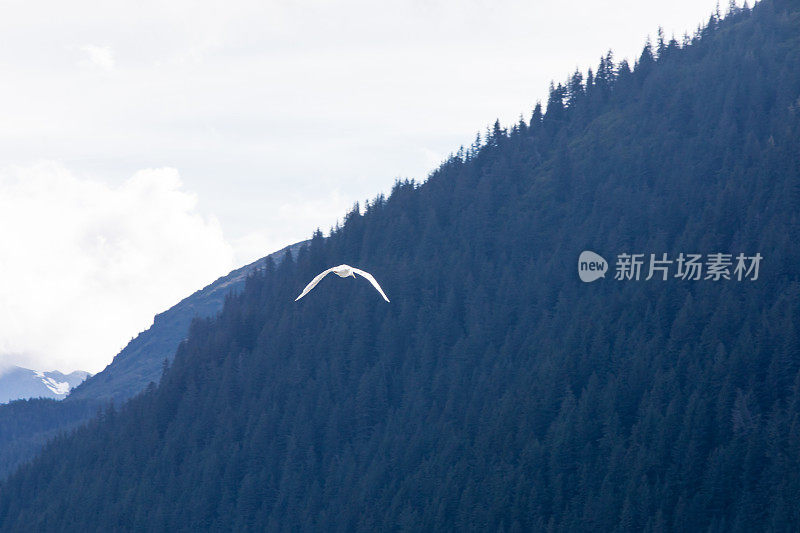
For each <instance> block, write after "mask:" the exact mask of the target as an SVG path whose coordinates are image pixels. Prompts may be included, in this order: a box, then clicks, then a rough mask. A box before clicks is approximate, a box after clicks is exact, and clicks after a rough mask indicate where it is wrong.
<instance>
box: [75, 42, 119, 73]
mask: <svg viewBox="0 0 800 533" xmlns="http://www.w3.org/2000/svg"><path fill="white" fill-rule="evenodd" d="M80 49H81V51H83V52H84V53H85V54H86V57H85V58H84V59H82V60H81V61H79V62H78V65H80V66H82V67H91V68H99V69H101V70H107V71H110V70H114V65H115V62H114V51H113V50H111V48H110V47H108V46H95V45H93V44H86V45H83V46H81V47H80Z"/></svg>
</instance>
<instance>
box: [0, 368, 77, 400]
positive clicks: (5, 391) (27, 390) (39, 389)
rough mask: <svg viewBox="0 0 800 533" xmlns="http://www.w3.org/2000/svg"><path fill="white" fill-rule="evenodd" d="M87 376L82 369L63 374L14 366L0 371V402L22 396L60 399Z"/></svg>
mask: <svg viewBox="0 0 800 533" xmlns="http://www.w3.org/2000/svg"><path fill="white" fill-rule="evenodd" d="M89 376H91V374H89V373H88V372H84V371H82V370H77V371H75V372H70V373H69V374H63V373H61V372H58V371H52V372H40V371H37V370H30V369H28V368H22V367H20V366H14V367H11V368H9V369H6V370H5V371H0V404H1V403H6V402H10V401H13V400H20V399H23V398H54V399H56V400H62V399H64V398H66V397H67V395H68V394H69V392H70V391H71V390H72V389H74V388H75V387H77V386H78V385H80V384H81V383H82V382H83V381H84V380H85V379H86V378H88V377H89Z"/></svg>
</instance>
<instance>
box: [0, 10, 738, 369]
mask: <svg viewBox="0 0 800 533" xmlns="http://www.w3.org/2000/svg"><path fill="white" fill-rule="evenodd" d="M726 3H727V2H726ZM715 4H716V0H671V1H664V0H657V1H650V0H618V1H615V2H597V1H596V0H562V1H549V0H548V1H541V0H539V1H537V0H532V1H527V2H521V1H520V2H512V1H507V0H485V1H483V0H476V1H459V2H457V1H455V0H430V1H420V0H407V1H403V2H397V1H396V2H393V1H375V0H370V1H352V0H339V1H335V2H334V1H309V0H301V1H294V2H290V1H284V0H280V1H277V0H267V1H265V0H261V1H253V2H247V1H234V0H224V1H218V2H188V1H175V0H171V1H169V2H163V1H160V0H159V1H153V2H150V1H144V2H119V1H107V2H95V1H93V2H84V1H80V0H77V1H75V0H73V1H70V2H63V1H59V2H55V1H53V2H36V1H30V0H27V1H21V0H20V1H17V0H6V1H4V2H3V3H2V4H1V5H0V39H1V40H2V46H0V69H2V70H1V71H0V246H2V248H0V302H1V305H2V307H0V323H1V324H3V326H2V328H0V364H4V365H8V364H20V365H23V366H27V367H30V368H35V369H43V370H51V369H60V370H64V371H69V370H74V369H83V370H88V371H90V372H97V371H99V370H101V369H102V368H103V367H104V366H105V365H106V364H108V363H109V362H110V361H111V359H112V358H113V356H114V355H115V354H116V353H117V351H118V350H119V349H120V348H121V347H122V346H124V345H125V344H126V343H127V342H128V341H129V340H130V338H131V337H133V336H135V335H136V334H137V333H138V332H139V331H141V330H143V329H145V328H147V327H148V326H149V325H150V324H151V323H152V318H153V315H154V314H155V313H157V312H160V311H163V310H164V309H166V308H168V307H170V306H171V305H173V304H174V303H176V302H177V301H178V300H180V299H181V298H182V297H184V296H186V295H188V294H190V293H191V292H193V291H194V290H196V289H198V288H200V287H202V286H203V285H205V284H207V283H209V282H210V281H212V280H213V279H215V278H216V277H218V276H220V275H223V274H225V273H227V272H228V271H229V270H231V269H232V268H234V267H236V266H239V265H242V264H244V263H246V262H250V261H253V260H255V259H257V258H259V257H262V256H264V255H266V254H267V253H269V252H272V251H274V250H276V249H278V248H280V247H282V246H284V245H287V244H290V243H293V242H296V241H298V240H301V239H304V238H307V237H308V236H309V235H310V233H311V232H312V231H313V230H314V229H315V228H317V227H320V228H322V229H323V231H325V230H327V229H328V228H330V227H331V226H332V225H333V224H335V222H336V220H337V219H338V218H339V217H341V216H342V215H343V214H344V212H345V210H346V209H347V208H348V207H349V206H351V205H352V204H353V203H354V202H355V201H363V200H364V199H366V198H372V197H373V196H375V195H376V194H377V193H380V192H386V191H388V190H389V188H390V187H391V184H392V182H393V181H394V180H395V179H396V178H398V177H403V178H404V177H409V178H416V179H424V178H425V177H426V175H427V174H428V172H429V171H430V170H432V169H433V168H435V167H436V165H437V164H438V163H439V162H440V161H441V160H442V159H443V158H444V157H446V155H447V154H448V153H450V152H452V151H455V150H457V149H458V147H459V145H461V144H469V143H471V142H472V140H473V139H474V135H475V133H476V132H477V131H479V130H481V131H483V130H484V129H485V127H486V126H487V125H488V124H489V123H491V122H493V121H494V119H495V118H499V119H500V120H501V122H503V123H504V124H508V123H510V122H512V121H516V120H517V118H518V117H519V115H520V113H522V114H523V115H525V116H526V118H527V117H529V115H530V111H531V109H532V108H533V106H534V104H535V103H536V101H537V100H540V99H545V98H546V94H547V88H548V85H549V82H550V80H552V79H555V80H556V81H561V80H563V79H565V78H566V77H567V75H568V74H570V73H571V72H574V70H575V69H576V67H577V68H580V69H581V70H584V71H585V70H586V68H588V67H590V66H591V67H594V66H596V64H597V62H598V60H599V57H600V55H601V54H604V53H605V52H606V51H607V50H609V49H612V50H613V51H614V53H615V56H616V57H617V58H618V59H622V58H626V57H627V58H630V59H634V58H635V57H637V56H638V54H639V53H640V51H641V48H642V46H643V44H644V42H645V40H646V38H647V36H648V35H651V36H653V37H654V36H655V34H656V31H657V28H658V26H659V25H661V26H663V27H664V28H665V31H666V32H667V35H668V36H669V35H670V34H671V33H673V32H674V33H675V34H676V35H678V36H680V35H682V34H683V33H684V32H686V31H688V32H690V33H691V32H693V31H694V29H695V28H696V27H697V25H698V24H699V23H700V22H702V21H704V20H707V18H708V16H709V14H710V13H711V12H712V11H713V9H714V6H715Z"/></svg>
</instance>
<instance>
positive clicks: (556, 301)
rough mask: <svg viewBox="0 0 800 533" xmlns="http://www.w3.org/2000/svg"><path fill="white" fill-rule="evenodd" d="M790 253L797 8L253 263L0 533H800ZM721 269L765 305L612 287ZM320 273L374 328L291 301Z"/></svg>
mask: <svg viewBox="0 0 800 533" xmlns="http://www.w3.org/2000/svg"><path fill="white" fill-rule="evenodd" d="M799 243H800V6H798V4H797V2H794V1H788V0H764V1H763V2H761V3H759V4H757V5H756V6H755V7H753V8H752V9H751V8H735V7H734V8H733V9H732V10H731V12H730V13H729V14H727V15H726V16H725V17H721V16H719V15H714V16H712V17H711V18H710V20H708V22H707V23H706V24H704V25H703V26H702V27H701V28H700V29H699V30H698V32H697V34H696V35H694V36H689V37H685V38H681V39H678V40H676V39H668V38H666V37H663V36H659V38H658V39H657V40H655V41H654V42H653V43H652V44H648V45H647V46H646V47H645V49H644V50H643V52H642V54H641V56H640V57H639V58H638V59H637V60H636V61H635V64H633V65H629V64H627V63H625V62H619V63H618V62H617V61H615V59H614V57H613V55H612V54H610V53H609V54H608V55H605V56H604V57H603V59H602V60H601V62H600V65H599V67H598V68H597V69H596V70H595V71H593V72H588V73H585V74H582V73H575V74H574V75H573V76H571V77H570V78H569V79H568V80H567V81H566V82H563V83H560V84H556V85H554V86H553V87H552V90H551V91H550V97H549V101H548V102H547V103H546V106H537V108H536V109H535V110H534V111H533V114H532V116H531V117H526V118H525V119H524V120H520V122H519V123H518V124H513V125H511V126H510V127H502V126H501V125H500V124H499V123H497V124H495V125H494V127H493V128H490V129H489V131H488V132H487V133H486V134H484V135H482V139H479V140H477V141H476V143H475V145H474V146H471V147H469V148H466V149H462V150H460V151H459V152H458V153H456V154H454V155H453V156H452V157H450V158H449V159H448V160H447V161H445V162H444V163H443V164H442V165H441V167H440V168H438V169H437V170H436V171H434V172H433V173H431V175H430V176H429V178H428V179H427V180H425V181H424V182H422V183H417V182H414V181H400V182H398V183H397V184H396V185H395V187H394V188H393V190H392V191H391V194H390V195H389V196H388V197H383V196H379V197H377V198H375V199H374V200H372V201H370V202H367V203H366V204H365V205H363V206H357V207H355V208H354V209H353V210H352V211H351V212H350V213H349V214H348V215H347V216H346V218H345V220H344V222H343V223H342V224H341V226H339V227H336V228H334V229H333V230H332V232H331V234H330V236H328V237H323V236H322V234H320V233H318V234H316V235H315V236H314V238H313V239H312V241H311V242H310V244H309V245H308V246H307V247H305V248H303V249H302V250H301V251H300V252H299V253H298V254H296V257H293V258H289V259H287V260H285V261H283V262H282V263H281V264H280V265H278V266H275V265H274V264H272V263H271V262H266V263H265V264H264V265H263V268H261V269H259V270H258V271H257V272H256V273H255V274H254V275H252V276H251V277H250V278H249V279H248V281H247V285H246V288H245V290H244V291H243V292H242V293H241V294H240V295H236V296H232V297H229V299H228V300H227V301H226V304H225V307H224V310H223V311H222V313H221V314H220V315H219V316H218V317H216V318H214V319H205V320H197V321H195V322H194V324H193V326H192V328H191V331H190V335H189V337H188V339H187V340H186V341H185V342H183V343H182V344H181V346H180V347H179V349H178V352H177V354H176V356H175V359H174V361H173V363H172V365H171V366H170V367H169V368H168V369H166V370H165V374H164V376H163V378H162V380H161V383H160V385H159V386H158V387H151V388H150V389H148V390H147V391H146V392H145V393H143V394H141V395H140V396H138V397H136V398H134V399H133V400H132V401H130V402H128V403H126V404H125V405H123V406H121V407H120V408H119V409H117V410H114V409H107V410H106V411H105V412H103V413H102V415H101V416H99V417H98V418H97V419H95V420H94V421H93V422H91V423H90V424H89V425H88V426H86V427H83V428H81V429H79V430H77V431H76V432H75V433H73V434H71V435H66V436H61V437H58V438H56V439H55V440H54V441H53V442H51V443H50V444H49V445H48V446H47V447H46V448H45V450H44V451H43V453H42V454H41V455H40V456H39V457H38V458H37V459H36V460H35V461H33V462H31V463H29V464H27V465H25V466H23V467H22V468H21V469H20V470H19V471H17V472H16V473H15V474H14V475H12V476H11V477H10V478H8V480H6V481H5V482H3V484H2V485H0V530H3V531H32V530H36V531H77V530H83V531H101V530H102V531H113V530H135V531H162V530H163V531H177V530H197V529H201V530H205V529H217V530H236V531H246V530H249V531H264V530H268V531H352V530H358V531H387V530H392V531H395V530H396V531H434V530H443V531H515V532H516V531H554V532H555V531H564V532H567V531H652V532H656V531H713V532H723V531H725V532H727V531H740V532H749V531H761V530H771V531H797V530H798V529H800V339H799V338H798V328H800V320H798V317H800V244H799ZM583 250H593V251H595V252H597V253H599V254H601V255H603V256H604V257H605V258H606V259H608V260H609V261H610V262H611V263H612V265H611V272H609V274H608V275H607V276H606V278H605V279H601V280H598V281H596V282H594V283H591V284H585V283H582V282H581V281H580V280H579V278H578V275H577V262H578V256H579V254H580V253H581V251H583ZM717 252H719V253H730V254H734V255H735V254H738V253H745V254H747V255H753V254H756V253H760V254H761V255H762V256H763V262H762V264H761V268H760V272H759V277H758V279H756V280H752V279H746V280H742V281H737V280H736V279H731V280H724V279H723V280H720V281H713V280H710V279H709V280H704V279H700V280H696V281H692V280H685V279H680V278H675V277H674V276H670V279H668V280H667V281H662V280H661V279H660V278H656V279H651V280H647V281H646V280H644V279H641V280H639V281H635V280H615V279H614V276H613V274H614V272H613V270H614V265H613V262H614V259H615V257H616V255H617V254H621V253H629V254H631V253H643V254H650V253H654V254H658V255H659V256H660V254H662V253H667V254H669V256H670V257H677V256H678V255H679V254H680V253H702V254H711V253H717ZM339 263H348V264H351V265H355V266H358V267H360V268H363V269H365V270H368V271H370V272H372V273H373V274H374V275H375V276H376V278H377V279H378V280H379V281H380V283H381V285H382V286H383V288H384V290H385V291H386V293H387V294H388V296H389V298H390V299H391V303H386V302H384V301H383V300H382V299H381V298H380V296H379V295H378V294H377V293H376V292H375V291H374V289H373V288H372V287H370V286H369V284H368V283H367V282H366V281H365V280H363V279H359V280H353V279H339V278H337V277H335V276H329V277H328V278H326V279H324V280H323V281H322V282H321V283H320V284H319V285H318V286H317V288H316V289H314V291H312V292H311V293H310V294H309V295H308V296H306V297H305V298H304V299H303V300H301V301H299V302H297V303H295V302H294V301H293V300H294V298H295V297H296V296H297V294H299V292H300V291H301V290H302V288H303V287H304V286H305V284H306V283H307V282H308V281H309V280H310V279H311V278H312V277H313V276H314V275H315V274H317V273H318V272H320V271H321V270H323V269H325V268H328V267H329V266H332V265H336V264H339Z"/></svg>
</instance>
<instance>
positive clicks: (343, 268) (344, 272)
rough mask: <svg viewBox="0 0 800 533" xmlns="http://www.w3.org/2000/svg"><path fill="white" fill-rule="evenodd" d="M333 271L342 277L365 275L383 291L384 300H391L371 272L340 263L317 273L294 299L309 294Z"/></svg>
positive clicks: (377, 288) (373, 284) (380, 291)
mask: <svg viewBox="0 0 800 533" xmlns="http://www.w3.org/2000/svg"><path fill="white" fill-rule="evenodd" d="M331 272H333V273H334V274H336V275H337V276H339V277H340V278H349V277H353V278H354V277H356V274H358V275H360V276H363V277H365V278H366V279H367V281H369V282H370V283H371V284H372V286H373V287H375V289H376V290H377V291H378V292H379V293H381V296H383V299H384V300H386V301H387V302H388V301H389V298H387V297H386V294H385V293H384V292H383V289H381V286H380V285H378V282H377V281H376V280H375V278H374V277H372V274H370V273H369V272H365V271H363V270H361V269H359V268H355V267H351V266H350V265H339V266H335V267H331V268H329V269H328V270H324V271H322V272H320V273H319V274H317V275H316V277H315V278H314V279H312V280H311V283H309V284H308V285H306V288H305V289H303V292H301V293H300V296H298V297H297V298H295V300H294V301H295V302H296V301H297V300H299V299H300V298H302V297H303V296H305V295H306V294H308V293H309V291H310V290H311V289H313V288H314V287H316V286H317V283H319V282H320V280H322V278H324V277H325V276H327V275H328V274H330V273H331Z"/></svg>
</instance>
